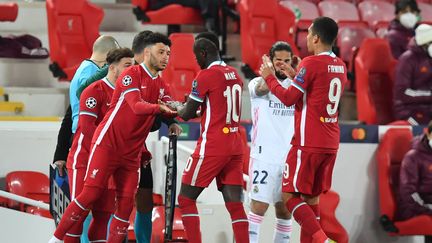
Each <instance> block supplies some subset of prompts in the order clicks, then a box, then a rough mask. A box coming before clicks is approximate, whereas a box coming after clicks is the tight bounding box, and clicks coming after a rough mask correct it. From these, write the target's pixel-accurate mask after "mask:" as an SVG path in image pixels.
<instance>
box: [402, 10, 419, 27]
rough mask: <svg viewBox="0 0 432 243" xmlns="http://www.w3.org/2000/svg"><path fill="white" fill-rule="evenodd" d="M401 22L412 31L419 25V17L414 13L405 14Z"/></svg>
mask: <svg viewBox="0 0 432 243" xmlns="http://www.w3.org/2000/svg"><path fill="white" fill-rule="evenodd" d="M399 21H400V22H401V24H402V25H403V26H404V27H405V28H408V29H412V28H414V25H415V24H416V23H417V15H415V14H413V13H404V14H402V15H401V16H400V18H399Z"/></svg>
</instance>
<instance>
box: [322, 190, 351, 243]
mask: <svg viewBox="0 0 432 243" xmlns="http://www.w3.org/2000/svg"><path fill="white" fill-rule="evenodd" d="M338 204H339V195H338V194H337V193H336V192H334V191H328V192H326V193H323V194H321V196H320V204H319V207H320V214H321V215H320V218H321V219H320V224H321V227H322V228H323V230H324V232H325V233H326V235H327V236H328V237H330V239H332V240H334V241H336V242H338V243H348V233H347V232H346V230H345V229H344V227H343V226H342V224H341V223H339V221H338V220H337V218H336V208H337V206H338Z"/></svg>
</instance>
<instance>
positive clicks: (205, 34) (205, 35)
mask: <svg viewBox="0 0 432 243" xmlns="http://www.w3.org/2000/svg"><path fill="white" fill-rule="evenodd" d="M201 38H205V39H207V40H209V41H211V42H213V44H215V46H216V47H217V48H218V49H219V47H220V45H219V38H218V37H217V35H216V34H215V33H213V32H201V33H199V34H198V35H197V36H195V40H198V39H201Z"/></svg>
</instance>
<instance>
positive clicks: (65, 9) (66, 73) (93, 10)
mask: <svg viewBox="0 0 432 243" xmlns="http://www.w3.org/2000/svg"><path fill="white" fill-rule="evenodd" d="M46 11H47V20H48V40H49V49H50V58H51V62H52V64H51V65H50V70H51V72H52V73H53V75H54V77H58V78H60V80H71V79H72V77H73V75H74V74H75V71H76V69H77V68H78V66H79V65H80V63H81V62H82V61H83V60H84V59H85V58H89V57H90V56H91V53H92V48H93V43H94V41H95V40H96V39H97V38H98V37H99V26H100V23H101V22H102V19H103V16H104V13H103V10H102V9H101V8H99V7H97V6H95V5H93V4H91V3H89V2H88V1H86V0H76V1H74V2H73V4H71V3H70V1H68V0H47V1H46Z"/></svg>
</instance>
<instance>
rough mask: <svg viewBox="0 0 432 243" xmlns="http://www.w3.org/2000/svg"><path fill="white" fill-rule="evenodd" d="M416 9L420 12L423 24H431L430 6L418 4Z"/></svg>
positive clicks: (431, 6)
mask: <svg viewBox="0 0 432 243" xmlns="http://www.w3.org/2000/svg"><path fill="white" fill-rule="evenodd" d="M418 7H419V9H420V10H421V12H420V15H421V21H422V22H423V23H427V24H432V4H430V3H424V2H419V3H418Z"/></svg>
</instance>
